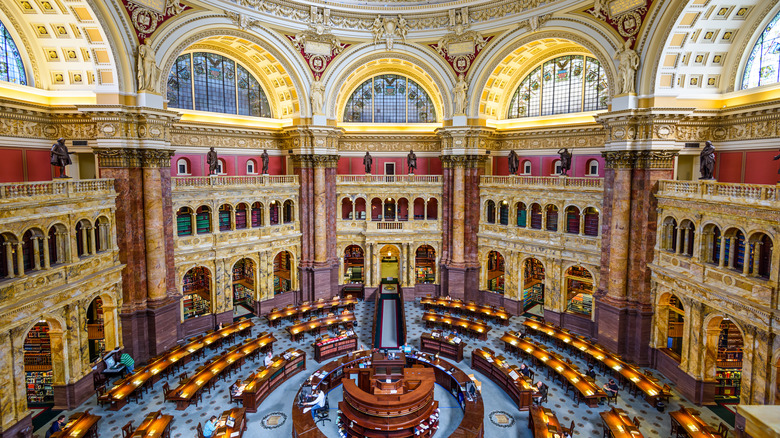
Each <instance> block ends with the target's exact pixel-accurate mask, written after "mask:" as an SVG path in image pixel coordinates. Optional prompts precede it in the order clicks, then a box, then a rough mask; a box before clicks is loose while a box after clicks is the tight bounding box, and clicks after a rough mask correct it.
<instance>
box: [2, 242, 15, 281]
mask: <svg viewBox="0 0 780 438" xmlns="http://www.w3.org/2000/svg"><path fill="white" fill-rule="evenodd" d="M13 245H14V243H11V242H3V246H4V247H5V261H6V264H7V265H8V266H7V269H8V278H15V277H16V275H15V274H14V251H13Z"/></svg>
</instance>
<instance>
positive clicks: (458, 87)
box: [452, 73, 469, 116]
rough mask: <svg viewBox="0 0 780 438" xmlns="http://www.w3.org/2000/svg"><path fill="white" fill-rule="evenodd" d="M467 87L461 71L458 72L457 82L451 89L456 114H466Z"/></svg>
mask: <svg viewBox="0 0 780 438" xmlns="http://www.w3.org/2000/svg"><path fill="white" fill-rule="evenodd" d="M468 89H469V86H468V84H467V83H466V78H465V76H463V73H461V74H459V75H458V82H457V83H455V88H454V89H453V90H452V94H453V100H454V104H455V105H454V106H455V111H454V113H455V115H456V116H457V115H462V114H466V101H467V100H468V97H467V96H466V92H467V91H468Z"/></svg>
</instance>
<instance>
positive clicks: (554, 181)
mask: <svg viewBox="0 0 780 438" xmlns="http://www.w3.org/2000/svg"><path fill="white" fill-rule="evenodd" d="M480 185H485V186H488V185H492V186H498V187H507V186H512V187H538V188H545V189H550V188H561V189H564V188H568V189H578V190H594V191H601V190H603V189H604V178H573V177H568V176H517V175H508V176H494V175H487V176H482V177H480Z"/></svg>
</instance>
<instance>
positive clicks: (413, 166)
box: [406, 150, 417, 175]
mask: <svg viewBox="0 0 780 438" xmlns="http://www.w3.org/2000/svg"><path fill="white" fill-rule="evenodd" d="M406 164H407V166H408V167H409V174H410V175H414V171H415V170H417V155H415V154H414V151H413V150H412V151H409V155H407V156H406Z"/></svg>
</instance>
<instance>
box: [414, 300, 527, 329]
mask: <svg viewBox="0 0 780 438" xmlns="http://www.w3.org/2000/svg"><path fill="white" fill-rule="evenodd" d="M420 304H422V305H423V308H425V309H426V310H430V309H441V310H444V311H454V312H456V313H464V314H468V315H470V316H476V317H478V318H488V319H491V320H493V321H495V322H497V323H500V324H501V325H509V318H510V317H511V316H512V315H510V314H509V312H507V311H506V310H504V309H503V308H501V309H496V308H495V307H493V306H483V305H479V304H476V303H464V302H463V301H462V300H460V299H454V300H452V299H446V298H422V299H421V300H420Z"/></svg>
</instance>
